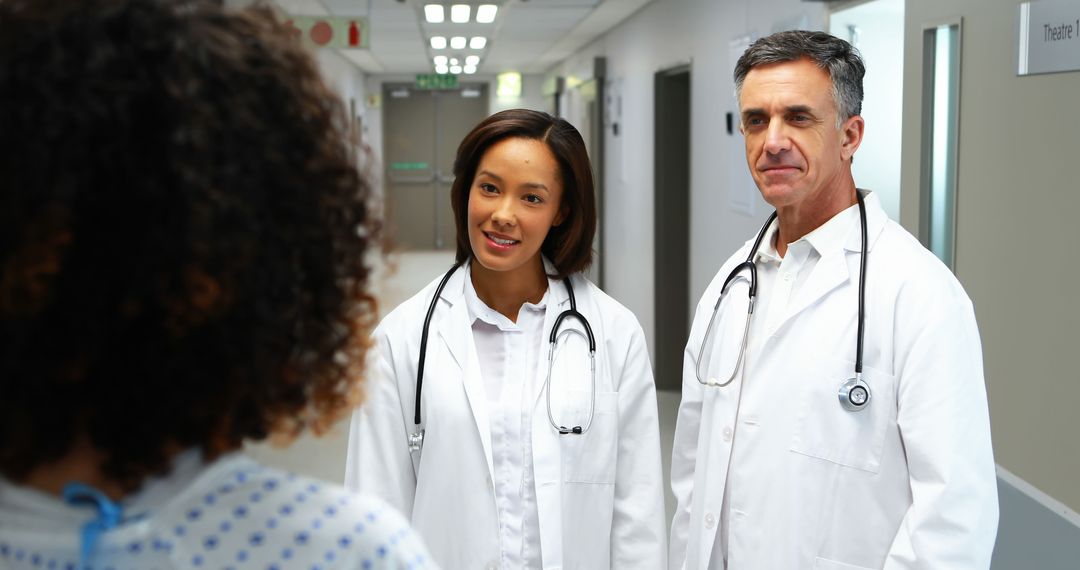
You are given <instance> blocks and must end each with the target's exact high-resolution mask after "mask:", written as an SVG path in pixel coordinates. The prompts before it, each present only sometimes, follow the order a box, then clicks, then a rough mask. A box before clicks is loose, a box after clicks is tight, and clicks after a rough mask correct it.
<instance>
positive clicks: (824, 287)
mask: <svg viewBox="0 0 1080 570" xmlns="http://www.w3.org/2000/svg"><path fill="white" fill-rule="evenodd" d="M860 192H862V193H863V196H864V203H865V204H864V205H865V206H866V234H867V237H866V239H867V248H868V249H867V251H868V252H869V251H872V250H873V247H874V243H876V242H877V238H878V237H879V236H880V235H881V232H882V230H884V229H885V222H886V221H887V219H888V218H887V217H886V216H885V210H883V209H882V207H881V201H880V200H879V199H878V197H877V195H876V194H873V193H872V192H867V191H865V190H860ZM857 216H858V213H856V218H855V219H854V221H853V223H851V224H850V227H849V228H848V232H847V235H846V237H845V238H844V246H843V248H837V249H835V250H832V251H826V252H824V253H823V254H822V257H821V260H820V261H818V263H817V266H816V267H815V268H814V271H813V273H811V274H810V276H809V277H808V278H807V280H806V283H805V284H804V285H803V287H802V289H801V290H800V291H799V294H798V297H797V298H796V299H795V302H794V304H793V305H792V309H791V310H790V311H789V312H788V314H787V315H785V316H784V318H783V320H781V321H780V322H778V323H777V324H776V328H775V329H773V330H771V331H768V335H769V336H772V334H773V333H774V332H776V331H777V330H779V328H780V327H782V326H783V325H784V323H786V322H787V321H788V320H790V319H791V318H793V317H794V316H796V315H798V314H799V313H801V312H803V311H805V310H806V309H808V308H809V307H811V306H813V305H815V304H817V303H818V301H820V300H821V299H822V298H823V297H825V295H828V294H829V293H830V292H832V291H833V290H834V289H836V288H837V287H840V286H841V285H843V284H845V283H851V286H852V287H857V286H858V278H859V274H858V273H857V272H858V260H857V259H856V264H855V272H854V273H853V272H852V271H851V269H850V265H849V263H848V259H847V256H848V255H855V256H858V254H859V252H861V251H862V227H861V225H860V223H859V219H858V217H857ZM869 264H870V261H869V260H868V261H867V265H869Z"/></svg>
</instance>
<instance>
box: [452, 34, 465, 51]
mask: <svg viewBox="0 0 1080 570" xmlns="http://www.w3.org/2000/svg"><path fill="white" fill-rule="evenodd" d="M450 47H452V48H454V49H465V36H454V37H452V38H450Z"/></svg>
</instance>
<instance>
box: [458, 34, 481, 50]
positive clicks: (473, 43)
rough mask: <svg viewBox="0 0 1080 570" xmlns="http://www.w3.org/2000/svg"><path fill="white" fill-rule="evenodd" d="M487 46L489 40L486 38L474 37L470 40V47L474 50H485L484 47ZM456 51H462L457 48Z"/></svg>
mask: <svg viewBox="0 0 1080 570" xmlns="http://www.w3.org/2000/svg"><path fill="white" fill-rule="evenodd" d="M486 45H487V38H485V37H484V36H474V37H473V39H471V40H469V47H470V48H472V49H484V46H486ZM462 47H465V46H462ZM456 49H461V48H456Z"/></svg>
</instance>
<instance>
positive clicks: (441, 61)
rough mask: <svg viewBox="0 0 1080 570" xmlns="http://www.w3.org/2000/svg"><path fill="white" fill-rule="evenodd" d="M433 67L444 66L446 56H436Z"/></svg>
mask: <svg viewBox="0 0 1080 570" xmlns="http://www.w3.org/2000/svg"><path fill="white" fill-rule="evenodd" d="M435 65H436V66H439V65H446V56H445V55H437V56H435Z"/></svg>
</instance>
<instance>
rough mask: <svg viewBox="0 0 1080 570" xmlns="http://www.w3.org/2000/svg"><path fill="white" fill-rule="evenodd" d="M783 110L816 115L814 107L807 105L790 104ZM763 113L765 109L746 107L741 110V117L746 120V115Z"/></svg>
mask: <svg viewBox="0 0 1080 570" xmlns="http://www.w3.org/2000/svg"><path fill="white" fill-rule="evenodd" d="M784 111H785V112H786V113H788V114H792V113H805V114H807V115H815V116H816V115H817V114H816V113H814V109H813V108H812V107H810V106H809V105H791V106H789V107H785V108H784ZM764 114H765V109H759V108H756V107H755V108H753V109H746V110H745V111H743V112H742V117H743V120H746V118H747V117H753V116H755V115H764Z"/></svg>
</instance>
